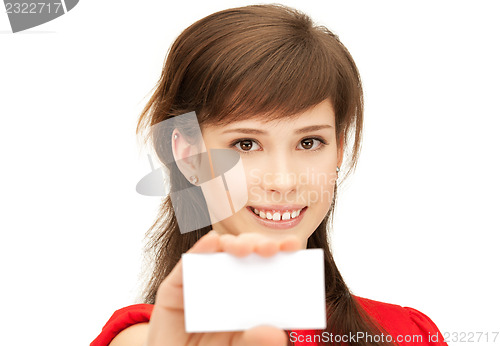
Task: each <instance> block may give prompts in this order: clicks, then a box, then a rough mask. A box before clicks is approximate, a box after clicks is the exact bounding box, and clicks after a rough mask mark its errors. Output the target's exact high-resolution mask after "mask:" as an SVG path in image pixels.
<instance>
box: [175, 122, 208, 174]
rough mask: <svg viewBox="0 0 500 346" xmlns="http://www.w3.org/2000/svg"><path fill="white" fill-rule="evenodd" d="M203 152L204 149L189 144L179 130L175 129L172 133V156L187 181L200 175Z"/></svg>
mask: <svg viewBox="0 0 500 346" xmlns="http://www.w3.org/2000/svg"><path fill="white" fill-rule="evenodd" d="M201 150H202V148H200V147H199V146H197V145H196V144H191V143H189V142H188V141H187V140H186V137H185V136H183V135H182V134H181V132H180V131H179V130H178V129H177V128H175V129H174V131H173V132H172V154H173V155H174V160H175V163H176V164H177V167H178V168H179V170H180V171H181V173H182V174H183V175H184V177H186V179H187V180H190V177H192V176H194V175H198V174H199V173H198V171H199V168H200V155H199V154H201Z"/></svg>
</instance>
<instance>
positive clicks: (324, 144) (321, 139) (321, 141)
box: [230, 137, 328, 154]
mask: <svg viewBox="0 0 500 346" xmlns="http://www.w3.org/2000/svg"><path fill="white" fill-rule="evenodd" d="M306 139H315V140H317V141H319V142H320V143H321V144H320V145H319V146H318V148H316V149H303V150H305V151H313V152H314V151H319V150H321V149H323V148H324V147H325V146H326V145H328V142H327V141H325V140H324V139H323V138H321V137H306V138H302V139H301V140H300V142H299V143H302V141H305V140H306ZM245 141H252V142H254V143H257V144H258V145H259V146H260V144H259V143H258V142H257V141H256V140H255V139H252V138H241V139H237V140H235V141H233V142H231V144H230V145H231V148H232V147H234V146H236V144H238V143H241V142H245ZM236 149H237V150H238V152H239V153H243V154H251V153H253V152H255V151H257V150H250V151H248V150H241V149H238V148H236Z"/></svg>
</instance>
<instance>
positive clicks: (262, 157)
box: [202, 99, 342, 248]
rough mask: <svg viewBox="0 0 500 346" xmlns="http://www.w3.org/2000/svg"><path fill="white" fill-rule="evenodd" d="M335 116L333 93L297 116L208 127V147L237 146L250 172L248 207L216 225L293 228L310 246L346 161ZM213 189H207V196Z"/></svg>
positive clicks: (281, 232)
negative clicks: (340, 145) (343, 157)
mask: <svg viewBox="0 0 500 346" xmlns="http://www.w3.org/2000/svg"><path fill="white" fill-rule="evenodd" d="M334 119H335V114H334V111H333V107H332V104H331V102H330V101H329V100H328V99H327V100H325V101H323V102H321V103H320V104H318V105H316V106H314V107H312V108H310V109H309V110H307V111H306V112H304V113H302V114H300V115H299V116H298V117H297V118H294V119H293V120H289V119H280V120H276V121H273V122H269V123H264V122H262V121H259V120H256V119H251V120H243V121H237V122H233V123H231V124H230V125H227V126H224V127H221V126H210V127H202V135H203V140H204V142H205V146H206V148H207V149H222V148H225V149H232V150H235V151H237V152H238V153H239V154H240V156H241V160H242V164H243V167H244V171H245V177H242V179H241V182H242V183H241V184H240V188H241V189H242V190H241V191H239V192H240V195H241V193H242V192H243V195H244V194H245V193H244V192H245V191H244V189H246V190H247V191H246V192H247V194H248V201H247V203H246V205H245V207H244V208H242V209H240V210H238V211H236V212H235V213H234V214H233V215H232V216H230V217H228V218H226V219H224V220H222V221H219V222H216V223H213V225H212V226H213V229H214V230H215V231H217V232H218V233H220V234H224V233H229V234H234V235H237V234H241V233H248V232H256V233H261V234H265V235H268V236H269V237H283V236H287V235H291V234H292V235H295V236H297V237H299V238H300V240H301V243H302V247H303V248H306V246H307V239H308V238H309V236H310V235H311V234H312V233H313V232H314V230H315V229H316V227H318V226H319V224H320V223H321V221H322V220H323V219H324V217H325V216H326V213H327V212H328V210H329V208H330V205H331V203H332V199H333V197H334V186H335V181H336V179H337V172H336V167H337V166H339V167H340V166H341V162H342V148H341V147H338V146H337V143H336V139H335V120H334ZM243 178H245V179H243ZM245 183H246V184H245ZM209 193H210V191H207V190H204V194H205V196H207V194H209ZM231 193H232V194H233V195H235V191H231ZM237 193H238V192H236V194H237ZM211 200H214V199H213V198H211Z"/></svg>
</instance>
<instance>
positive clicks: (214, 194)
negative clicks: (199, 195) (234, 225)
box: [201, 160, 248, 223]
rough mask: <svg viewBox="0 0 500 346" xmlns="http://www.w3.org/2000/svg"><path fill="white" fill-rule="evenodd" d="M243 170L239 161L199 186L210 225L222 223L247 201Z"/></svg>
mask: <svg viewBox="0 0 500 346" xmlns="http://www.w3.org/2000/svg"><path fill="white" fill-rule="evenodd" d="M245 176H246V175H245V170H244V167H243V164H242V162H241V160H240V161H238V162H237V163H236V165H234V166H233V167H232V168H231V169H229V170H227V171H225V172H224V173H223V174H222V175H220V176H218V177H216V178H215V179H212V180H209V181H206V182H205V183H203V184H202V185H201V188H202V190H203V195H204V197H205V201H206V203H207V207H208V211H209V213H210V218H211V220H212V223H216V222H219V221H223V220H225V219H227V218H229V217H231V216H232V215H234V214H235V213H237V212H238V211H240V210H241V209H242V208H243V207H245V205H246V203H247V201H248V192H247V186H246V184H247V183H246V178H245Z"/></svg>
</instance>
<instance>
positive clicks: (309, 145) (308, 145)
mask: <svg viewBox="0 0 500 346" xmlns="http://www.w3.org/2000/svg"><path fill="white" fill-rule="evenodd" d="M304 143H306V144H304ZM307 143H309V144H307ZM302 144H303V145H304V148H306V149H310V148H312V144H313V143H312V140H310V139H306V140H303V141H302Z"/></svg>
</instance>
